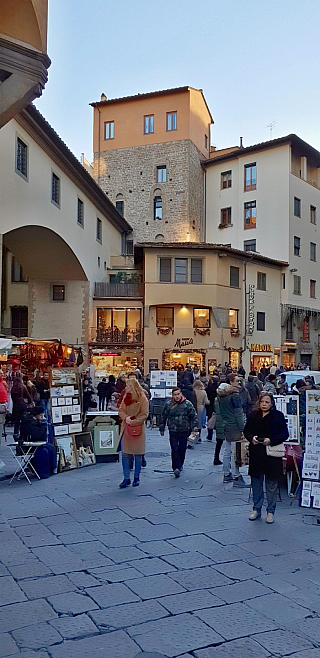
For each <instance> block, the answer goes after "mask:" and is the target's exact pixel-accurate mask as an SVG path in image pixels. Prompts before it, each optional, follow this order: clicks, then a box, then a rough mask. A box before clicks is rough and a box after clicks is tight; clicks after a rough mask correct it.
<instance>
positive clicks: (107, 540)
mask: <svg viewBox="0 0 320 658" xmlns="http://www.w3.org/2000/svg"><path fill="white" fill-rule="evenodd" d="M98 539H99V541H101V542H102V543H103V544H104V545H105V546H107V547H108V548H118V547H120V546H134V545H135V544H137V538H136V537H133V536H132V535H130V534H129V533H128V532H109V533H108V534H103V535H98Z"/></svg>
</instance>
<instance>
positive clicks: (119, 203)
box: [116, 201, 124, 217]
mask: <svg viewBox="0 0 320 658" xmlns="http://www.w3.org/2000/svg"><path fill="white" fill-rule="evenodd" d="M116 210H117V211H118V213H119V215H121V217H123V212H124V203H123V201H116Z"/></svg>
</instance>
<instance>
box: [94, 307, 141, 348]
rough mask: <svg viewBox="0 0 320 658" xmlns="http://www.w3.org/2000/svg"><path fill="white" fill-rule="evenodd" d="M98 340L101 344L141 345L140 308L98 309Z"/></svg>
mask: <svg viewBox="0 0 320 658" xmlns="http://www.w3.org/2000/svg"><path fill="white" fill-rule="evenodd" d="M96 340H97V341H98V342H101V343H140V342H141V309H140V308H112V309H111V308H98V309H97V334H96Z"/></svg>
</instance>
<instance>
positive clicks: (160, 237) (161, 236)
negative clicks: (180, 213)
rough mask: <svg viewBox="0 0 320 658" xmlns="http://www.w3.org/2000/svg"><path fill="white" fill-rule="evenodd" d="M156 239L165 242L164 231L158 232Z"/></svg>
mask: <svg viewBox="0 0 320 658" xmlns="http://www.w3.org/2000/svg"><path fill="white" fill-rule="evenodd" d="M155 241H156V242H164V235H163V234H162V233H158V234H157V235H156V236H155Z"/></svg>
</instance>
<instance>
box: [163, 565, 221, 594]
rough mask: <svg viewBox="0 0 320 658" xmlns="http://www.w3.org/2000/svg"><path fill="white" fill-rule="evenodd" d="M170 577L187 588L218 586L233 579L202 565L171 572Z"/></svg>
mask: <svg viewBox="0 0 320 658" xmlns="http://www.w3.org/2000/svg"><path fill="white" fill-rule="evenodd" d="M170 577H171V578H173V580H176V581H177V583H180V585H182V587H185V588H186V589H188V590H192V589H200V588H205V589H206V588H208V589H209V588H210V587H220V585H221V586H222V585H230V584H231V583H232V582H233V581H232V580H230V578H227V577H226V576H224V575H223V574H222V573H219V572H218V571H216V570H215V569H212V568H211V567H202V568H199V569H198V568H197V569H189V570H185V571H181V572H179V573H172V574H170Z"/></svg>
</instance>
